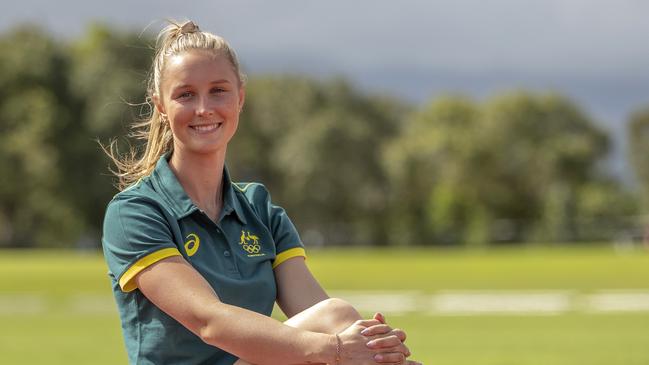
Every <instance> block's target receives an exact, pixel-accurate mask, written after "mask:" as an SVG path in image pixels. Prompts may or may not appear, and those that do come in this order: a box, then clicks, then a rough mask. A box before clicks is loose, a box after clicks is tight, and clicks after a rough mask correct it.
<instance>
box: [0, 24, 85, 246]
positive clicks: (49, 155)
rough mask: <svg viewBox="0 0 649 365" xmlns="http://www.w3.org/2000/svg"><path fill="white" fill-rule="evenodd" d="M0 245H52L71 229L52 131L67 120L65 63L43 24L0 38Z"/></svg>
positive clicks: (75, 223) (74, 230) (61, 158)
mask: <svg viewBox="0 0 649 365" xmlns="http://www.w3.org/2000/svg"><path fill="white" fill-rule="evenodd" d="M0 48H2V49H3V52H2V53H0V156H1V159H2V161H3V163H2V164H1V165H0V176H2V180H3V182H2V184H0V246H6V245H29V244H32V243H37V244H43V245H60V243H61V242H68V241H69V240H70V239H71V238H73V237H74V236H75V235H77V234H78V233H79V230H80V225H79V220H78V219H77V217H76V216H75V212H74V210H73V204H72V202H70V201H68V200H67V199H65V195H64V194H62V189H63V188H64V186H65V179H66V176H65V175H64V174H62V171H61V169H60V166H61V165H62V164H64V162H65V157H66V156H65V155H64V154H63V153H61V150H60V148H59V147H60V145H61V144H62V143H63V141H62V140H60V139H59V137H60V136H61V133H62V131H63V130H64V129H65V128H66V127H67V126H68V125H70V124H71V123H72V119H71V115H72V113H73V111H72V110H71V108H70V107H71V105H72V104H74V100H73V98H72V96H71V95H70V94H69V92H68V90H67V77H68V72H67V71H68V67H69V64H68V62H67V60H66V58H65V57H64V55H63V52H62V50H61V47H60V45H58V44H56V43H55V42H54V41H53V40H52V39H50V38H49V37H48V36H47V35H46V34H45V33H44V32H43V31H41V30H39V29H35V28H27V27H25V28H19V29H16V30H14V31H12V32H11V33H9V34H6V35H5V36H3V37H2V38H0Z"/></svg>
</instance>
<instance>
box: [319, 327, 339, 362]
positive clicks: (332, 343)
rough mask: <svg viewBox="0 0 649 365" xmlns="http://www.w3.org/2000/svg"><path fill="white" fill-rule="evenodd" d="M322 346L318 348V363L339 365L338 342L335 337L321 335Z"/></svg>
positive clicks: (337, 338)
mask: <svg viewBox="0 0 649 365" xmlns="http://www.w3.org/2000/svg"><path fill="white" fill-rule="evenodd" d="M322 336H323V338H322V341H323V342H322V346H320V351H319V353H318V359H317V362H318V363H323V364H329V365H338V364H340V351H341V348H340V345H341V344H340V342H339V337H338V336H337V335H329V334H323V335H322Z"/></svg>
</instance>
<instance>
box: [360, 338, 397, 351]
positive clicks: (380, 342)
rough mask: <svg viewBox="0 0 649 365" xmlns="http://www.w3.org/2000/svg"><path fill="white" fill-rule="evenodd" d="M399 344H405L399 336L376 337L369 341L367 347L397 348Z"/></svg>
mask: <svg viewBox="0 0 649 365" xmlns="http://www.w3.org/2000/svg"><path fill="white" fill-rule="evenodd" d="M397 346H404V345H403V343H402V342H401V340H400V339H399V338H398V337H397V336H387V337H382V338H375V339H373V340H372V341H369V342H368V343H367V347H369V348H371V349H384V348H396V347H397ZM404 347H405V346H404Z"/></svg>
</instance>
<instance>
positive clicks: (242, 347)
mask: <svg viewBox="0 0 649 365" xmlns="http://www.w3.org/2000/svg"><path fill="white" fill-rule="evenodd" d="M244 86H245V77H244V75H243V74H242V73H241V71H240V69H239V62H238V60H237V57H236V55H235V53H234V51H233V50H232V49H231V48H230V46H229V45H228V44H227V42H226V41H225V40H224V39H222V38H221V37H218V36H216V35H213V34H210V33H207V32H202V31H200V30H199V28H198V27H197V26H196V25H195V24H194V23H192V22H186V23H184V24H182V25H181V24H171V25H170V26H168V27H167V28H165V29H164V30H163V31H162V32H161V33H160V35H159V37H158V45H157V53H156V56H155V59H154V61H153V66H152V72H151V75H150V80H149V89H148V97H149V99H148V100H149V101H150V102H151V104H152V106H153V109H152V113H151V116H150V119H149V120H147V121H146V122H145V123H143V124H140V125H139V128H140V129H139V131H140V135H139V136H140V137H141V138H143V139H144V140H145V142H146V149H145V151H144V153H143V154H142V155H141V156H137V155H136V154H135V153H131V154H130V156H129V157H127V158H119V157H118V156H116V155H115V154H113V153H110V155H111V157H112V158H113V161H114V162H115V163H116V165H117V167H118V176H119V178H120V190H121V192H120V193H119V194H117V195H116V196H115V197H114V198H113V200H112V201H111V202H110V203H109V205H108V207H107V210H106V215H105V221H104V234H103V240H102V243H103V249H104V255H105V258H106V261H107V263H108V267H109V276H110V278H111V281H112V286H113V292H114V295H115V298H116V301H117V304H118V308H119V312H120V318H121V321H122V328H123V333H124V337H125V342H126V347H127V352H128V356H129V361H130V362H131V363H132V364H156V365H161V364H210V365H221V364H239V365H244V364H249V363H253V364H273V365H277V364H314V363H318V364H344V365H347V364H361V365H364V364H376V363H383V364H403V363H407V364H416V363H415V362H412V361H408V360H406V358H407V357H408V356H409V355H410V353H409V350H408V348H407V347H406V346H405V345H404V344H403V341H404V340H405V337H406V335H405V333H404V332H403V331H401V330H397V329H392V328H390V327H389V326H388V325H387V324H385V321H384V320H383V318H382V316H381V315H380V314H377V315H376V316H375V318H373V319H369V320H362V319H361V317H360V315H359V314H358V312H357V311H356V310H355V309H354V308H353V307H352V306H350V305H349V304H348V303H346V302H344V301H342V300H339V299H332V298H329V297H328V296H327V294H326V293H325V291H324V290H323V289H322V288H321V287H320V285H319V284H318V282H317V281H316V280H315V279H314V277H313V276H312V275H311V273H310V271H309V270H308V268H307V266H306V265H305V262H304V258H305V251H304V247H303V245H302V242H301V241H300V238H299V236H298V234H297V231H296V229H295V227H294V226H293V224H292V223H291V221H290V220H289V218H288V217H287V215H286V214H285V212H284V210H283V209H282V208H280V207H278V206H276V205H274V204H273V203H272V202H271V201H270V197H269V194H268V191H266V189H265V187H264V186H262V185H260V184H255V183H251V184H237V183H233V182H232V181H231V180H230V177H229V175H228V171H227V168H226V167H225V156H226V150H227V146H228V143H229V142H230V140H231V139H232V136H233V135H234V133H235V132H236V130H237V125H238V123H239V113H240V112H241V108H242V107H243V104H244V100H245V87H244ZM275 302H277V304H278V305H279V307H280V308H281V309H282V311H283V312H284V313H285V314H286V316H287V317H288V318H289V319H288V320H287V321H286V322H284V323H280V322H278V321H276V320H274V319H272V318H270V317H269V315H270V314H271V311H272V309H273V305H274V303H275Z"/></svg>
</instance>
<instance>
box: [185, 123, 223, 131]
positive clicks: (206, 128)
mask: <svg viewBox="0 0 649 365" xmlns="http://www.w3.org/2000/svg"><path fill="white" fill-rule="evenodd" d="M220 125H221V124H220V123H218V124H204V125H194V126H192V128H194V129H195V130H196V131H198V132H210V131H213V130H215V129H217V128H218V127H219V126H220Z"/></svg>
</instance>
